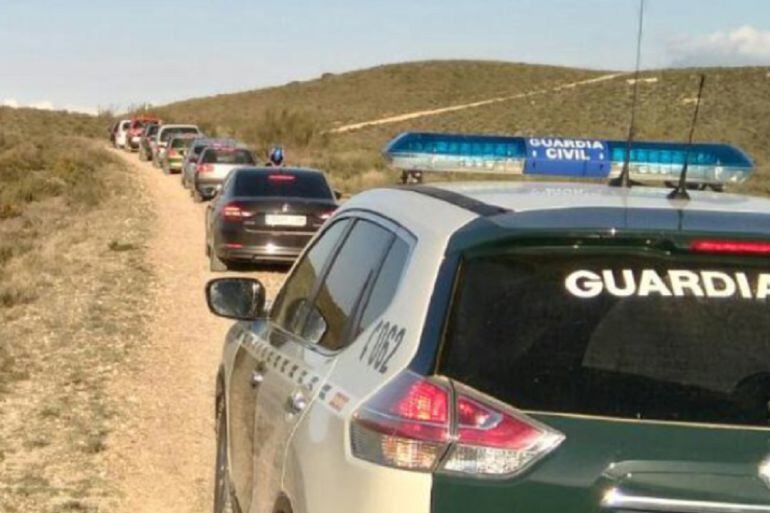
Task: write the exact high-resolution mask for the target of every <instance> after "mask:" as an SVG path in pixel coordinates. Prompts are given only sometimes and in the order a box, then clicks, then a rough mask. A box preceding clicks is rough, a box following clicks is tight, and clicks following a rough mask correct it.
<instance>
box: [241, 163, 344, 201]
mask: <svg viewBox="0 0 770 513" xmlns="http://www.w3.org/2000/svg"><path fill="white" fill-rule="evenodd" d="M235 195H236V196H247V197H248V196H252V197H293V198H314V199H330V200H332V199H334V195H333V194H332V191H331V189H329V185H328V184H327V183H326V179H325V178H324V176H323V175H322V174H321V173H309V172H301V173H295V172H292V171H283V170H282V171H278V170H276V171H274V172H273V171H254V172H250V171H244V172H241V173H238V175H237V176H236V177H235Z"/></svg>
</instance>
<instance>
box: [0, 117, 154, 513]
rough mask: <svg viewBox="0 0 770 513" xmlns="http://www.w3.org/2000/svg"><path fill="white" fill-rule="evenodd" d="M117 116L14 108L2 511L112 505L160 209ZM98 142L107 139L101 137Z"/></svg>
mask: <svg viewBox="0 0 770 513" xmlns="http://www.w3.org/2000/svg"><path fill="white" fill-rule="evenodd" d="M108 123H109V120H107V119H106V118H95V117H93V116H85V115H74V114H67V113H63V112H46V111H40V110H33V109H11V108H2V107H0V510H2V511H3V512H6V511H7V512H9V513H10V512H21V511H40V512H51V511H96V510H99V511H102V510H103V509H104V508H101V507H97V506H95V505H94V504H98V503H100V502H103V501H104V500H105V499H104V498H105V497H106V496H107V494H108V493H110V485H109V483H108V482H107V481H106V480H105V479H104V476H105V469H104V468H105V465H104V463H103V451H104V448H105V443H106V442H105V440H106V438H107V435H108V434H109V433H110V430H111V427H110V422H112V418H113V416H114V413H113V405H112V404H111V403H110V401H109V400H108V398H107V397H106V387H107V384H108V383H109V380H110V378H111V376H112V375H113V374H114V373H115V372H117V371H116V367H117V365H118V364H119V363H120V362H122V361H123V359H124V354H125V348H126V347H127V346H129V345H131V344H133V343H134V342H135V338H136V337H139V336H141V335H140V334H141V333H142V322H141V319H140V317H139V316H140V315H141V312H142V307H141V306H138V305H137V301H138V300H139V299H142V298H144V297H146V296H147V286H146V283H147V281H148V273H147V272H146V271H144V270H143V269H139V268H138V266H139V264H140V263H141V261H140V260H139V256H140V254H141V253H140V251H141V250H140V244H141V243H142V241H143V240H145V239H146V238H147V233H146V231H145V230H144V226H145V225H146V224H147V219H148V217H149V210H148V207H147V205H146V203H145V201H144V199H143V198H142V196H141V195H138V194H136V189H135V188H133V187H132V185H133V182H132V180H133V179H134V178H133V176H132V173H131V172H130V170H129V169H128V168H127V167H126V166H125V165H124V164H123V163H122V160H121V159H119V158H117V157H116V156H115V154H114V153H113V152H111V151H109V150H107V149H106V148H105V147H104V142H103V141H104V136H105V135H106V133H105V127H106V126H107V125H108ZM96 136H98V137H99V138H100V139H99V140H98V141H97V140H95V139H93V137H96Z"/></svg>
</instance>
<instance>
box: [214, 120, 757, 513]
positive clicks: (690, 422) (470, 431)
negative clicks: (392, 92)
mask: <svg viewBox="0 0 770 513" xmlns="http://www.w3.org/2000/svg"><path fill="white" fill-rule="evenodd" d="M549 150H558V151H549ZM629 150H630V151H629ZM386 155H387V156H388V157H389V158H390V159H391V161H392V163H393V164H394V165H395V166H396V167H398V168H400V169H403V170H421V171H425V172H453V171H481V172H489V173H500V174H522V175H557V174H558V175H567V176H570V177H594V178H608V177H610V178H612V177H615V176H617V175H619V174H622V173H627V177H628V178H630V183H631V184H638V183H641V182H649V181H656V182H663V183H666V182H676V181H677V179H678V177H679V175H680V172H681V170H682V169H683V164H685V163H687V164H688V165H689V170H688V173H689V175H688V180H687V186H688V187H687V188H688V189H694V188H717V189H719V188H721V187H722V186H723V185H725V184H731V183H737V182H740V181H742V180H744V179H745V178H746V177H747V176H748V175H749V173H750V171H751V167H752V162H751V161H750V160H749V159H748V157H746V155H744V154H743V153H742V152H741V151H739V150H737V149H735V148H732V147H730V146H725V145H711V144H709V145H706V144H695V145H691V146H685V145H676V144H669V143H642V142H635V143H632V144H631V143H624V142H613V141H576V140H566V139H520V138H510V137H488V136H453V135H441V134H416V133H409V134H404V135H402V136H400V137H399V138H397V139H395V140H394V141H393V142H391V144H390V145H389V146H388V147H387V149H386ZM680 192H682V191H680ZM683 196H689V199H686V198H679V197H675V198H673V199H672V198H670V189H669V188H666V187H657V188H655V187H640V186H636V185H635V186H633V187H611V186H609V185H606V184H598V183H594V184H586V183H576V182H567V183H556V182H542V181H541V182H537V181H523V182H522V181H519V182H503V183H493V182H476V183H456V184H451V185H419V186H414V187H405V188H390V189H387V188H385V189H378V190H372V191H369V192H365V193H363V194H360V195H358V196H356V197H354V198H353V199H352V200H350V201H349V202H347V203H345V204H344V205H343V206H342V207H341V208H340V209H339V210H338V211H337V213H336V214H335V215H334V216H333V217H332V218H331V219H330V220H329V221H328V222H327V223H326V225H325V226H324V228H323V229H322V230H321V231H320V232H319V233H318V234H317V235H316V237H315V238H314V239H313V241H312V242H311V243H310V245H309V247H308V248H307V249H306V250H305V252H304V254H303V255H302V256H301V258H300V259H299V260H298V261H297V263H296V264H295V266H294V268H293V270H292V271H291V273H290V274H289V276H288V278H287V279H286V282H285V284H284V285H283V288H282V290H281V291H280V293H279V294H278V296H277V298H276V299H275V301H274V302H273V303H272V306H271V307H270V308H269V309H267V308H266V307H265V297H264V291H263V288H262V286H261V285H260V284H259V282H257V281H256V280H251V279H247V278H223V279H218V280H214V281H212V282H210V283H209V284H208V286H207V299H208V302H209V307H210V308H211V310H212V311H213V312H214V313H216V314H218V315H222V316H225V317H229V318H234V319H237V320H239V321H240V322H238V323H236V324H235V325H234V326H233V327H232V329H231V330H230V332H229V334H228V335H227V339H226V342H225V346H224V353H223V358H222V364H221V368H220V372H219V376H218V381H217V403H216V415H217V436H218V453H217V467H216V476H217V479H216V490H215V492H216V498H215V511H225V510H226V509H227V508H229V507H232V508H233V509H234V510H235V511H241V512H244V513H245V512H260V513H262V512H266V513H271V512H274V513H290V512H295V513H332V512H334V513H339V512H350V513H363V512H368V513H374V512H381V513H386V512H387V513H392V512H420V513H426V512H440V513H454V512H458V513H459V512H469V511H479V512H482V511H483V512H487V513H488V512H500V513H502V512H511V511H519V512H536V513H557V512H558V513H588V512H600V511H602V512H603V511H607V512H632V511H637V512H666V513H678V512H682V513H685V512H690V513H692V512H710V513H713V512H717V513H719V512H725V513H726V512H733V513H736V512H747V513H748V512H770V488H769V487H768V485H769V484H770V463H768V462H770V459H768V456H770V411H769V409H768V406H769V403H768V401H769V400H770V315H768V308H770V304H769V303H768V297H769V296H770V266H769V265H768V257H769V256H770V202H769V201H766V200H762V199H756V198H750V197H746V196H740V195H731V194H723V193H718V192H713V191H694V190H686V191H684V194H683Z"/></svg>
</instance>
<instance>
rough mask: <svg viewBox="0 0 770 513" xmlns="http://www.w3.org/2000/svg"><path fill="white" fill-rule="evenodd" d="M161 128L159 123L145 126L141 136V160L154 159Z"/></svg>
mask: <svg viewBox="0 0 770 513" xmlns="http://www.w3.org/2000/svg"><path fill="white" fill-rule="evenodd" d="M159 129H160V124H159V123H149V124H148V125H146V126H145V127H144V131H143V132H142V135H141V136H140V137H139V150H138V152H139V160H141V161H146V160H152V156H153V154H154V153H155V147H156V145H157V140H156V138H157V135H158V130H159Z"/></svg>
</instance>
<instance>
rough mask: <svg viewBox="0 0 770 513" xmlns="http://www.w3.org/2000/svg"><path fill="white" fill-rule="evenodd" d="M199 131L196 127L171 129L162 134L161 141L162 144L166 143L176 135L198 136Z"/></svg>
mask: <svg viewBox="0 0 770 513" xmlns="http://www.w3.org/2000/svg"><path fill="white" fill-rule="evenodd" d="M197 133H199V132H198V129H197V128H195V127H179V128H169V129H166V130H164V131H163V133H162V134H160V140H161V141H162V142H166V141H168V140H169V139H171V138H172V137H173V136H175V135H179V134H197Z"/></svg>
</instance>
